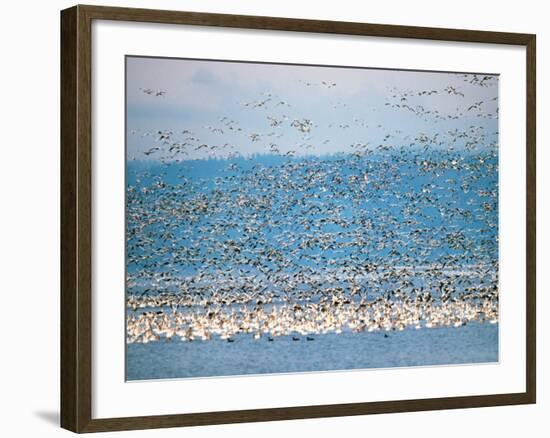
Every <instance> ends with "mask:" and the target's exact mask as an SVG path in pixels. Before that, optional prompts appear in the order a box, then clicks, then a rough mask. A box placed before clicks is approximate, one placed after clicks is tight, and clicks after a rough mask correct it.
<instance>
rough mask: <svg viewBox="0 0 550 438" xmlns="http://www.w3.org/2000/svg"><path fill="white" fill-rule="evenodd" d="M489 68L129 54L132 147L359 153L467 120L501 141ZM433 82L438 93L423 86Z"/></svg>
mask: <svg viewBox="0 0 550 438" xmlns="http://www.w3.org/2000/svg"><path fill="white" fill-rule="evenodd" d="M483 76H484V75H477V77H474V76H473V75H468V76H464V75H462V74H454V73H433V72H417V71H396V70H376V69H364V68H343V67H317V66H315V67H313V66H295V65H281V64H253V63H238V62H224V61H207V60H205V61H200V60H184V59H163V58H141V57H128V58H127V128H128V131H127V155H128V158H129V159H138V160H156V159H160V158H161V157H164V158H165V159H166V158H167V157H169V158H168V159H171V157H174V158H179V159H200V158H209V157H226V156H228V155H231V154H241V155H250V154H256V153H268V152H270V151H274V150H276V151H278V153H283V154H284V153H287V152H288V151H295V153H296V155H306V154H317V155H320V154H326V153H335V152H349V151H352V150H353V147H350V145H351V144H355V143H368V144H369V146H368V147H370V148H376V147H377V146H378V145H379V144H391V145H394V146H402V145H406V146H408V145H410V144H411V143H415V138H418V136H419V135H420V134H426V135H428V136H433V135H435V134H436V133H439V135H438V141H443V142H444V143H445V144H448V143H449V142H450V141H451V139H452V136H450V135H449V134H448V132H449V131H454V130H455V129H457V130H458V131H462V130H465V129H468V128H469V127H470V126H475V127H479V128H476V131H477V132H478V133H485V134H487V136H486V137H485V138H484V139H483V140H484V141H485V142H487V139H490V140H491V141H494V140H495V139H496V136H495V135H493V134H494V133H495V132H496V131H497V130H498V119H497V113H496V108H497V104H498V101H497V100H496V98H497V96H498V78H497V77H496V76H493V77H492V78H491V79H486V80H485V81H483V83H482V85H483V86H480V85H479V81H480V80H481V79H482V78H483ZM476 79H477V82H476ZM472 81H474V83H471V82H472ZM323 82H324V83H323ZM333 84H335V85H333ZM448 87H453V88H452V89H449V88H448ZM147 90H150V91H148V92H145V91H147ZM431 90H434V91H437V93H433V94H431V95H428V94H427V93H425V94H421V93H423V92H425V91H431ZM158 91H162V92H164V94H162V95H159V96H157V95H156V94H157V92H158ZM462 94H463V95H464V96H462ZM267 99H269V100H267ZM266 100H267V102H265V103H263V104H261V103H262V102H264V101H266ZM283 102H284V103H283ZM479 102H482V103H481V104H479V105H476V104H477V103H479ZM247 104H248V105H247ZM260 104H261V105H260ZM395 105H400V107H396V106H395ZM402 105H408V106H409V107H410V108H413V109H414V110H415V112H416V113H414V112H413V111H411V110H410V109H407V108H403V107H402ZM472 106H475V107H474V108H471V107H472ZM469 108H470V109H469ZM468 109H469V110H468ZM428 111H430V113H427V112H428ZM436 111H438V113H436ZM420 113H424V115H423V116H420V115H419V114H420ZM437 114H439V116H437ZM460 114H462V115H460ZM450 115H451V116H454V115H459V117H458V119H451V118H449V116H450ZM231 120H232V121H234V123H229V122H230V121H231ZM308 120H309V121H311V122H308ZM158 131H171V132H172V133H173V134H171V135H170V138H169V142H171V143H177V144H183V146H182V147H181V149H180V150H181V151H184V152H183V153H174V154H172V153H168V148H169V146H170V144H168V143H166V144H163V142H162V140H160V141H159V139H160V135H158ZM183 131H191V132H192V135H191V134H188V133H182V132H183ZM304 131H306V132H304ZM388 134H389V135H390V137H388V138H386V136H387V135H388ZM476 135H477V134H476ZM201 145H207V146H203V147H200V146H201ZM457 145H459V144H458V143H457ZM156 147H159V148H161V149H160V150H154V151H153V152H152V153H150V154H149V155H146V154H144V152H146V151H150V150H151V149H153V148H156Z"/></svg>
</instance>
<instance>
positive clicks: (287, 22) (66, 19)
mask: <svg viewBox="0 0 550 438" xmlns="http://www.w3.org/2000/svg"><path fill="white" fill-rule="evenodd" d="M93 20H114V21H128V22H144V23H164V24H176V25H177V24H183V25H195V26H215V27H226V28H243V29H260V30H280V31H294V32H311V33H324V34H342V35H355V36H371V37H387V38H411V39H425V40H436V41H453V42H471V43H490V44H504V45H518V46H524V47H525V48H526V59H527V63H526V66H525V68H526V78H527V89H526V95H525V99H526V108H527V114H526V120H527V126H526V134H527V136H526V157H527V158H526V162H527V169H526V184H527V193H526V205H527V209H526V212H525V215H526V223H527V234H526V248H525V251H526V314H527V317H526V321H525V323H526V339H525V343H526V360H525V364H526V370H525V372H526V382H525V385H526V391H525V392H522V393H509V394H495V395H490V394H488V395H481V396H461V397H446V398H431V399H416V400H397V401H381V402H366V403H346V404H336V405H316V406H300V407H285V408H273V409H251V410H239V411H223V412H206V413H192V414H177V415H158V416H137V417H126V418H101V419H94V418H92V287H91V283H92V269H91V264H92V255H91V248H92V238H93V237H92V231H91V230H92V211H91V209H92V183H91V181H92V159H93V158H92V156H91V141H92V139H91V135H92V121H91V118H92V91H91V70H92V50H91V43H92V36H91V25H92V21H93ZM535 58H536V38H535V35H531V34H519V33H503V32H487V31H475V30H457V29H439V28H426V27H411V26H395V25H381V24H364V23H351V22H332V21H318V20H302V19H290V18H275V17H259V16H239V15H226V14H210V13H197V12H175V11H161V10H144V9H127V8H111V7H99V6H80V5H79V6H75V7H72V8H70V9H66V10H64V11H62V12H61V426H62V427H63V428H65V429H68V430H71V431H74V432H79V433H80V432H99V431H115V430H128V429H148V428H162V427H177V426H194V425H207V424H223V423H240V422H257V421H274V420H289V419H302V418H317V417H335V416H350V415H365V414H378V413H395V412H409V411H425V410H437V409H456V408H471V407H483V406H499V405H515V404H529V403H535V401H536V285H535V278H536V248H535V235H536V234H535V230H536V228H535V227H536V223H535V221H536V157H535V138H536V117H535V111H536V100H535V92H536V78H535V70H536V69H535Z"/></svg>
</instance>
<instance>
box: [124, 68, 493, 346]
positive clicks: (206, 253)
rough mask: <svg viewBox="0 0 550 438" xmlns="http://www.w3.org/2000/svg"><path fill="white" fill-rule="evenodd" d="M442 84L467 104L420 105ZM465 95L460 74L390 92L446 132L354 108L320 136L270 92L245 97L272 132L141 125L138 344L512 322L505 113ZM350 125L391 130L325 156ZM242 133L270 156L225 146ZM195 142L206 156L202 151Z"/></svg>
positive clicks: (132, 196) (227, 123) (131, 227)
mask: <svg viewBox="0 0 550 438" xmlns="http://www.w3.org/2000/svg"><path fill="white" fill-rule="evenodd" d="M456 76H457V78H459V79H461V80H462V81H463V82H464V83H465V84H467V85H468V86H469V87H482V88H486V87H495V84H496V77H495V76H490V75H456ZM455 82H456V81H455ZM300 83H301V84H302V85H303V86H304V87H324V88H325V89H327V90H329V89H331V90H332V89H336V88H337V87H338V84H337V83H336V82H334V81H329V80H326V81H322V82H320V83H314V82H308V81H300ZM141 91H142V92H143V93H145V94H147V95H150V96H151V97H153V98H155V97H163V96H164V95H166V94H167V93H168V92H167V91H166V92H165V91H162V90H153V89H150V88H147V89H142V90H141ZM439 94H441V95H445V96H447V97H452V98H453V99H456V100H457V102H458V103H457V109H456V111H455V112H451V113H446V112H444V111H443V110H439V109H437V107H435V108H431V109H428V108H427V106H426V104H424V105H420V104H418V103H414V99H417V98H420V99H426V98H427V97H428V96H430V98H432V99H435V100H436V102H437V96H438V95H439ZM465 94H467V93H466V92H465V91H464V90H462V89H461V88H460V87H458V86H457V85H456V84H454V85H449V86H447V87H444V88H442V89H433V90H432V89H430V90H423V89H421V90H399V89H397V88H392V89H391V90H389V92H388V101H387V102H386V105H384V106H385V107H387V108H389V109H392V110H394V111H396V112H398V111H406V112H408V113H411V114H414V116H415V117H418V118H419V119H420V120H421V121H424V122H426V121H428V122H430V123H433V122H438V121H439V122H442V121H444V122H445V123H447V124H452V123H454V122H455V121H456V125H455V126H454V127H448V129H447V128H446V129H444V130H438V131H436V132H433V131H429V130H423V131H418V132H410V130H409V131H407V132H403V131H401V130H399V129H394V130H392V131H390V132H387V131H384V129H385V128H384V127H383V126H382V125H380V124H376V123H375V124H372V123H369V121H368V120H364V119H361V118H358V117H351V118H350V119H349V122H345V123H336V122H334V123H333V124H331V126H329V128H330V129H332V130H334V135H333V136H330V137H329V138H323V139H319V138H315V137H313V136H312V133H313V131H315V129H316V128H318V125H317V124H316V123H315V122H314V121H312V120H311V119H310V118H308V117H304V116H301V115H297V114H292V111H291V110H292V103H291V102H290V100H288V99H281V98H280V97H278V96H275V95H274V94H273V93H270V92H267V93H264V94H263V95H262V96H260V97H259V98H258V99H257V100H254V101H249V102H243V103H242V106H243V107H244V108H246V109H247V110H250V111H263V112H269V111H271V112H269V113H268V114H267V113H266V117H265V121H266V125H267V127H268V132H267V133H261V132H260V130H258V131H257V132H256V131H254V132H246V129H244V128H243V127H242V126H241V124H240V123H239V122H238V121H236V120H234V119H232V118H231V117H229V116H221V117H218V118H217V119H216V123H214V125H208V126H205V127H204V129H206V130H208V131H209V132H210V133H211V134H213V135H217V136H220V139H221V141H220V142H219V143H215V144H214V143H210V142H205V141H203V140H201V139H200V138H199V136H198V134H196V133H195V132H193V130H192V129H179V130H176V129H173V130H163V129H161V130H156V131H151V132H149V131H145V132H138V131H137V130H136V131H134V132H133V134H134V135H141V136H142V137H150V138H151V139H152V140H154V142H155V143H154V144H153V145H152V146H151V147H150V148H148V149H146V150H145V151H144V152H143V154H144V156H146V157H147V158H150V157H151V158H155V161H154V164H149V165H140V164H139V163H138V164H136V165H134V166H132V165H130V167H129V173H128V175H129V177H128V184H127V193H126V217H127V220H126V254H127V262H126V265H127V266H126V271H127V279H126V281H127V300H126V303H127V324H126V333H127V342H128V343H148V342H153V341H159V340H164V341H169V340H181V341H192V340H211V339H221V340H224V341H227V342H234V341H235V340H237V339H239V338H240V337H241V336H251V337H252V338H253V339H256V340H260V339H267V341H276V338H277V337H278V336H291V337H292V339H293V340H295V341H300V340H305V341H314V340H316V339H318V336H320V335H322V334H324V333H330V332H334V333H341V332H363V331H367V332H368V331H377V330H384V331H386V332H391V331H395V330H405V329H423V328H434V327H441V326H448V327H460V326H462V325H465V324H468V323H472V322H476V323H485V322H487V323H497V322H498V142H497V138H498V132H497V130H496V119H497V117H498V109H497V111H496V112H495V111H487V110H485V109H484V108H485V106H486V105H487V102H484V101H483V100H477V99H473V100H471V99H468V100H466V97H467V96H465ZM492 100H495V101H496V100H497V99H496V97H494V98H493V99H492ZM275 108H277V109H278V111H279V112H278V113H276V114H275V113H274V112H273V111H274V109H275ZM334 108H335V110H336V111H346V104H345V103H344V104H341V103H337V104H336V105H335V107H334ZM283 112H284V114H283ZM466 116H468V117H470V119H469V120H472V119H476V118H478V119H480V120H481V119H490V120H495V124H494V126H495V129H491V130H490V132H486V131H488V129H487V125H486V124H476V123H475V122H472V123H471V124H469V125H468V124H467V125H464V124H463V119H464V118H465V117H466ZM459 122H460V123H459ZM351 125H353V126H354V128H357V127H361V128H362V129H364V130H365V132H368V129H369V128H372V129H376V130H377V132H381V133H382V134H381V135H379V136H377V137H375V138H376V141H374V143H375V144H371V143H370V141H371V139H370V137H369V135H368V134H366V135H365V141H362V142H355V143H352V144H350V145H348V146H347V148H346V149H345V150H344V151H341V152H339V153H337V154H332V155H325V154H316V153H315V144H326V143H329V142H330V143H336V142H338V141H339V138H340V136H339V135H340V134H339V133H340V132H342V130H345V129H348V128H349V127H350V126H351ZM281 126H288V127H290V128H294V130H295V132H296V134H297V135H298V137H297V141H296V142H295V144H294V146H293V148H291V149H289V148H288V147H286V148H285V147H284V146H282V145H280V144H278V143H277V141H279V140H277V139H281V140H280V142H281V143H282V142H283V140H284V138H283V137H284V131H282V130H281V131H278V128H279V127H281ZM491 126H492V125H491ZM229 132H230V133H231V135H232V136H234V135H237V136H241V137H242V139H243V140H242V141H243V144H244V142H245V141H248V142H252V143H257V144H259V145H261V146H262V147H264V148H265V153H264V154H260V155H258V154H255V155H248V154H246V153H244V152H242V151H241V149H243V148H244V146H240V144H239V143H237V144H234V143H229V142H225V141H223V139H224V137H226V134H227V133H229ZM231 138H232V139H233V138H235V137H231ZM238 138H240V137H238ZM194 152H196V153H206V154H207V155H205V156H204V157H203V158H202V159H190V158H189V157H191V156H192V155H193V153H194ZM209 154H211V155H212V156H216V157H217V158H218V159H216V160H213V159H205V158H207V157H208V156H209Z"/></svg>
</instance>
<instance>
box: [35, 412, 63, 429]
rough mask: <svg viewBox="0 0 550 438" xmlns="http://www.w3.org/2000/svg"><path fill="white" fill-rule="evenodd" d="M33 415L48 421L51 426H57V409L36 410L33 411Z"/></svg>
mask: <svg viewBox="0 0 550 438" xmlns="http://www.w3.org/2000/svg"><path fill="white" fill-rule="evenodd" d="M34 415H35V416H36V417H38V418H40V419H41V420H42V421H44V422H45V423H49V424H50V425H52V426H59V412H58V411H36V412H34Z"/></svg>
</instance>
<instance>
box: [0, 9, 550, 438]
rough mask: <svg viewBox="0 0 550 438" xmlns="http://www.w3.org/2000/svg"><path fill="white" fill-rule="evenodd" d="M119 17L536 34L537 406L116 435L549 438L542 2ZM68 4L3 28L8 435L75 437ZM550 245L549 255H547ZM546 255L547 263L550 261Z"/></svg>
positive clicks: (2, 368)
mask: <svg viewBox="0 0 550 438" xmlns="http://www.w3.org/2000/svg"><path fill="white" fill-rule="evenodd" d="M90 3H94V4H107V5H111V6H135V7H149V8H159V9H178V10H194V11H204V12H225V13H234V14H253V15H273V16H286V17H297V18H316V19H329V20H342V21H363V22H372V23H389V24H407V25H419V26H437V27H454V28H469V29H483V30H496V31H510V32H528V33H536V34H537V45H538V51H537V64H538V68H537V76H538V93H537V98H538V117H537V123H538V136H537V141H538V148H537V149H538V151H537V154H538V173H539V177H538V181H537V186H538V196H537V198H538V199H537V203H538V219H537V220H538V236H539V238H538V272H539V275H538V320H539V323H538V336H539V338H538V347H539V360H538V367H539V373H538V392H539V396H538V400H539V402H538V404H537V405H535V406H513V407H498V408H483V409H468V410H458V411H440V412H424V413H410V414H392V415H379V416H365V417H350V418H337V419H320V420H302V421H285V422H275V423H259V424H244V425H231V426H210V427H201V428H190V429H185V430H181V429H170V430H163V431H141V432H128V433H118V434H116V435H115V434H107V435H109V436H110V435H113V436H121V437H122V436H138V435H139V436H155V437H157V436H159V437H162V436H166V437H168V436H180V435H181V434H182V433H185V434H186V436H187V437H212V436H224V437H237V436H238V437H251V436H262V437H266V438H268V437H276V436H277V437H278V436H284V435H286V436H300V435H303V434H307V435H311V436H327V437H328V436H332V437H333V436H340V437H344V436H365V437H368V436H382V437H385V436H388V437H393V436H401V435H407V436H408V437H411V438H412V437H420V436H426V435H433V436H436V435H441V436H445V438H452V437H460V438H464V437H478V436H491V437H508V436H510V437H518V436H530V437H542V436H548V430H549V429H550V420H549V419H548V417H549V416H550V398H549V396H548V391H549V390H550V385H549V383H548V382H549V381H550V380H547V379H545V367H546V368H548V363H549V360H548V359H549V358H548V355H549V354H548V351H549V349H548V348H546V349H544V350H543V348H542V346H543V342H544V339H546V337H547V335H548V330H549V324H547V323H545V322H544V321H543V320H542V317H543V314H544V313H545V312H544V311H545V309H546V299H545V297H544V294H545V289H547V283H548V281H547V278H546V279H545V278H544V274H543V271H544V269H545V263H544V262H545V260H544V255H545V254H544V252H545V251H544V250H543V246H544V245H545V244H547V243H548V242H547V240H548V239H547V238H548V235H549V233H548V231H547V229H545V227H544V225H543V224H544V222H545V221H548V220H550V214H549V213H550V212H549V211H548V208H547V206H546V205H545V202H544V200H543V197H546V196H545V194H547V193H548V188H547V187H545V186H544V185H545V183H546V180H547V177H545V176H544V175H542V173H543V170H544V169H545V167H546V166H547V165H550V162H548V155H549V154H548V152H547V151H546V152H545V151H544V150H543V147H542V146H543V144H545V138H546V137H547V131H546V129H545V128H546V126H544V123H543V122H544V120H545V119H548V117H545V115H546V106H547V103H548V102H549V101H550V95H549V93H550V92H549V87H548V86H546V81H545V77H546V78H547V77H550V67H549V65H548V59H547V55H548V44H550V43H549V42H548V41H549V40H550V28H549V27H548V18H550V14H549V13H548V12H547V11H546V10H545V3H546V2H543V1H535V0H525V1H522V2H509V3H505V2H504V1H502V0H500V1H497V0H485V1H479V0H473V1H472V0H460V1H456V2H442V1H424V0H416V1H408V0H402V1H384V2H379V1H372V2H361V1H357V0H356V1H353V0H339V1H337V2H335V1H331V2H324V3H323V4H321V2H320V1H319V0H317V1H305V0H302V1H298V0H277V1H269V2H265V1H257V0H256V1H252V0H251V1H246V0H233V1H231V2H229V1H223V0H185V1H183V0H182V1H169V0H157V1H152V0H149V1H147V0H142V1H137V0H121V1H120V0H110V1H108V2H105V3H104V2H95V1H94V2H90ZM72 5H73V2H71V1H62V0H50V1H25V2H16V1H10V2H4V3H3V5H2V14H1V18H0V22H1V25H0V32H1V39H0V41H1V43H0V44H1V46H0V47H1V49H2V52H1V53H2V55H3V56H2V58H1V67H0V112H1V117H0V121H1V122H0V126H1V131H0V132H1V133H0V157H1V158H0V194H1V196H0V202H1V205H2V208H1V213H0V225H1V226H0V273H1V279H2V281H1V283H0V284H1V286H0V300H2V301H0V302H1V305H2V307H0V379H1V385H0V402H1V406H0V409H1V410H0V412H1V414H0V431H1V432H0V433H1V434H2V435H3V436H8V437H12V436H39V437H49V436H61V435H65V436H68V435H69V432H66V431H63V430H61V429H59V428H58V425H57V423H58V416H59V413H58V412H59V411H58V405H59V377H58V375H59V372H58V369H59V347H58V345H59V340H58V337H59V10H60V9H63V8H66V7H69V6H72ZM547 250H548V246H547V245H546V253H547ZM546 255H547V254H546Z"/></svg>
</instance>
